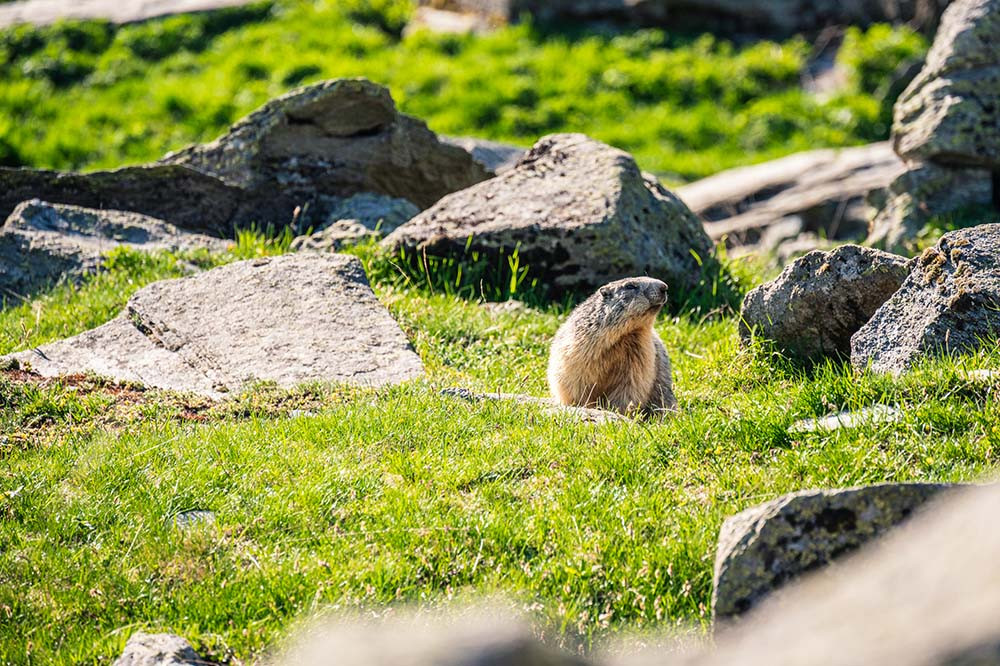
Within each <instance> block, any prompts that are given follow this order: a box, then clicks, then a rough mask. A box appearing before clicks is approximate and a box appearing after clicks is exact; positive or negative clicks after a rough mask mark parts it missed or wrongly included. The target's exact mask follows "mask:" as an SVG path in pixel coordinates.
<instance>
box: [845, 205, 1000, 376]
mask: <svg viewBox="0 0 1000 666" xmlns="http://www.w3.org/2000/svg"><path fill="white" fill-rule="evenodd" d="M998 257H1000V224H983V225H980V226H978V227H971V228H968V229H959V230H958V231H952V232H950V233H947V234H945V235H944V236H942V237H941V240H940V241H938V243H937V244H936V245H935V246H934V247H932V248H928V249H927V250H925V251H924V253H923V254H922V255H921V256H920V258H919V259H918V260H917V261H916V262H915V264H914V266H913V269H912V271H911V273H910V274H909V276H908V277H907V278H906V281H905V282H904V283H903V285H902V287H900V289H899V291H897V292H896V293H895V294H894V295H893V296H892V298H890V299H889V300H887V301H886V302H885V303H884V304H883V305H882V307H880V308H879V309H878V311H877V312H876V313H875V315H874V316H873V317H872V318H871V320H870V321H869V322H868V323H867V324H865V326H863V327H862V328H861V329H860V330H859V331H858V332H857V333H855V334H854V337H853V338H851V363H852V364H853V365H854V367H855V368H857V369H858V370H863V369H865V368H871V369H872V370H873V371H875V372H889V373H892V374H899V373H901V372H903V371H905V370H907V369H909V368H910V367H911V366H912V365H913V364H914V363H916V362H917V361H919V360H920V359H922V358H928V357H933V356H947V355H955V354H964V353H969V352H974V351H976V350H978V349H982V348H984V347H985V348H987V349H988V348H990V347H992V346H994V345H996V344H997V341H998V340H1000V261H998Z"/></svg>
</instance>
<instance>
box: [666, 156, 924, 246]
mask: <svg viewBox="0 0 1000 666" xmlns="http://www.w3.org/2000/svg"><path fill="white" fill-rule="evenodd" d="M904 170H905V166H904V165H903V162H902V160H900V159H899V158H898V157H897V156H896V154H895V153H893V151H892V146H891V145H890V144H889V143H888V142H883V143H875V144H872V145H870V146H861V147H858V148H843V149H840V150H812V151H808V152H804V153H796V154H794V155H789V156H788V157H783V158H781V159H777V160H773V161H771V162H765V163H763V164H757V165H754V166H748V167H740V168H736V169H729V170H727V171H723V172H721V173H718V174H716V175H714V176H709V177H708V178H704V179H702V180H699V181H696V182H694V183H691V184H689V185H684V186H682V187H679V188H678V189H677V196H678V197H680V198H681V200H682V201H684V203H686V204H687V205H688V206H689V207H690V208H691V210H693V211H694V212H695V213H697V214H698V215H700V216H701V217H702V218H703V219H704V220H705V230H706V231H707V232H708V235H709V236H711V238H712V240H716V241H717V240H721V239H723V238H724V239H726V243H727V245H728V246H729V247H730V248H733V247H748V246H750V247H753V249H756V250H763V251H773V250H775V249H776V248H777V246H778V245H779V244H780V243H781V242H782V241H784V240H786V239H788V238H792V237H796V236H798V235H800V234H803V233H812V234H820V235H822V236H823V237H824V238H827V239H840V240H855V241H856V240H861V239H862V238H864V237H865V234H866V232H867V230H868V220H869V218H870V213H869V210H868V206H867V205H866V203H865V199H866V198H867V197H868V196H869V195H871V194H872V193H873V192H878V191H880V190H882V189H884V188H886V187H888V186H889V184H890V183H892V181H893V180H894V179H896V178H897V177H898V176H899V175H900V174H901V173H903V171H904Z"/></svg>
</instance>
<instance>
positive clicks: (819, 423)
mask: <svg viewBox="0 0 1000 666" xmlns="http://www.w3.org/2000/svg"><path fill="white" fill-rule="evenodd" d="M902 418H903V413H902V412H901V411H899V410H898V409H896V408H895V407H890V406H888V405H874V406H872V407H865V408H864V409H859V410H858V411H856V412H851V411H843V412H840V413H839V414H831V415H830V416H824V417H822V418H816V419H803V420H801V421H796V422H795V423H793V424H792V425H791V426H789V428H788V434H790V435H799V434H804V433H809V432H823V431H833V430H840V429H842V428H856V427H858V426H862V425H878V424H880V423H896V422H897V421H900V420H901V419H902Z"/></svg>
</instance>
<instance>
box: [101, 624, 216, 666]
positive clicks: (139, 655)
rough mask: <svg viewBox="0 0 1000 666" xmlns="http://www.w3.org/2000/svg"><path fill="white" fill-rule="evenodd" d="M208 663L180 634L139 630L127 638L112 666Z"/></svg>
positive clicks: (194, 664) (198, 664)
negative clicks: (123, 648)
mask: <svg viewBox="0 0 1000 666" xmlns="http://www.w3.org/2000/svg"><path fill="white" fill-rule="evenodd" d="M209 663H210V662H208V661H205V660H204V659H202V658H201V657H200V656H199V655H198V653H197V652H195V651H194V648H192V647H191V644H190V643H188V642H187V641H186V640H184V639H183V638H181V637H180V636H175V635H174V634H145V633H142V632H141V631H140V632H136V633H134V634H132V636H131V637H130V638H129V639H128V643H126V644H125V650H124V651H123V652H122V655H121V656H120V657H118V659H116V660H115V663H114V666H196V665H197V666H203V665H204V664H209Z"/></svg>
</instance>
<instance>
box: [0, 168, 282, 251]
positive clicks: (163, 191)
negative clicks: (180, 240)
mask: <svg viewBox="0 0 1000 666" xmlns="http://www.w3.org/2000/svg"><path fill="white" fill-rule="evenodd" d="M29 199H41V200H42V201H50V202H52V203H62V204H72V205H76V206H86V207H88V208H102V209H103V208H109V209H112V210H130V211H135V212H137V213H142V214H144V215H149V216H150V217H155V218H157V219H159V220H164V221H166V222H169V223H170V224H174V225H177V226H178V227H180V228H182V229H187V230H189V231H197V232H200V233H205V234H209V235H212V236H219V237H222V238H232V236H233V230H234V228H235V227H237V226H248V225H249V224H250V223H251V222H254V221H260V220H262V219H265V220H267V219H278V218H279V217H280V218H281V219H291V210H292V209H293V208H294V202H293V201H291V200H288V201H285V200H284V199H283V198H282V196H281V195H280V194H277V193H273V192H272V193H271V195H270V196H268V197H262V198H260V199H258V198H256V197H254V196H251V195H249V194H248V193H247V192H244V191H242V190H240V189H239V188H237V187H231V186H229V185H226V184H225V183H223V182H221V181H220V180H218V179H217V178H213V177H211V176H206V175H204V174H201V173H198V172H197V171H193V170H192V169H188V168H186V167H181V166H142V167H127V168H124V169H117V170H115V171H97V172H94V173H86V174H81V173H63V172H59V171H48V170H45V169H10V168H6V167H0V216H2V217H4V218H6V217H7V216H8V215H10V214H11V212H12V211H13V210H14V208H15V207H16V206H17V205H18V204H20V203H21V202H22V201H28V200H29Z"/></svg>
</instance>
